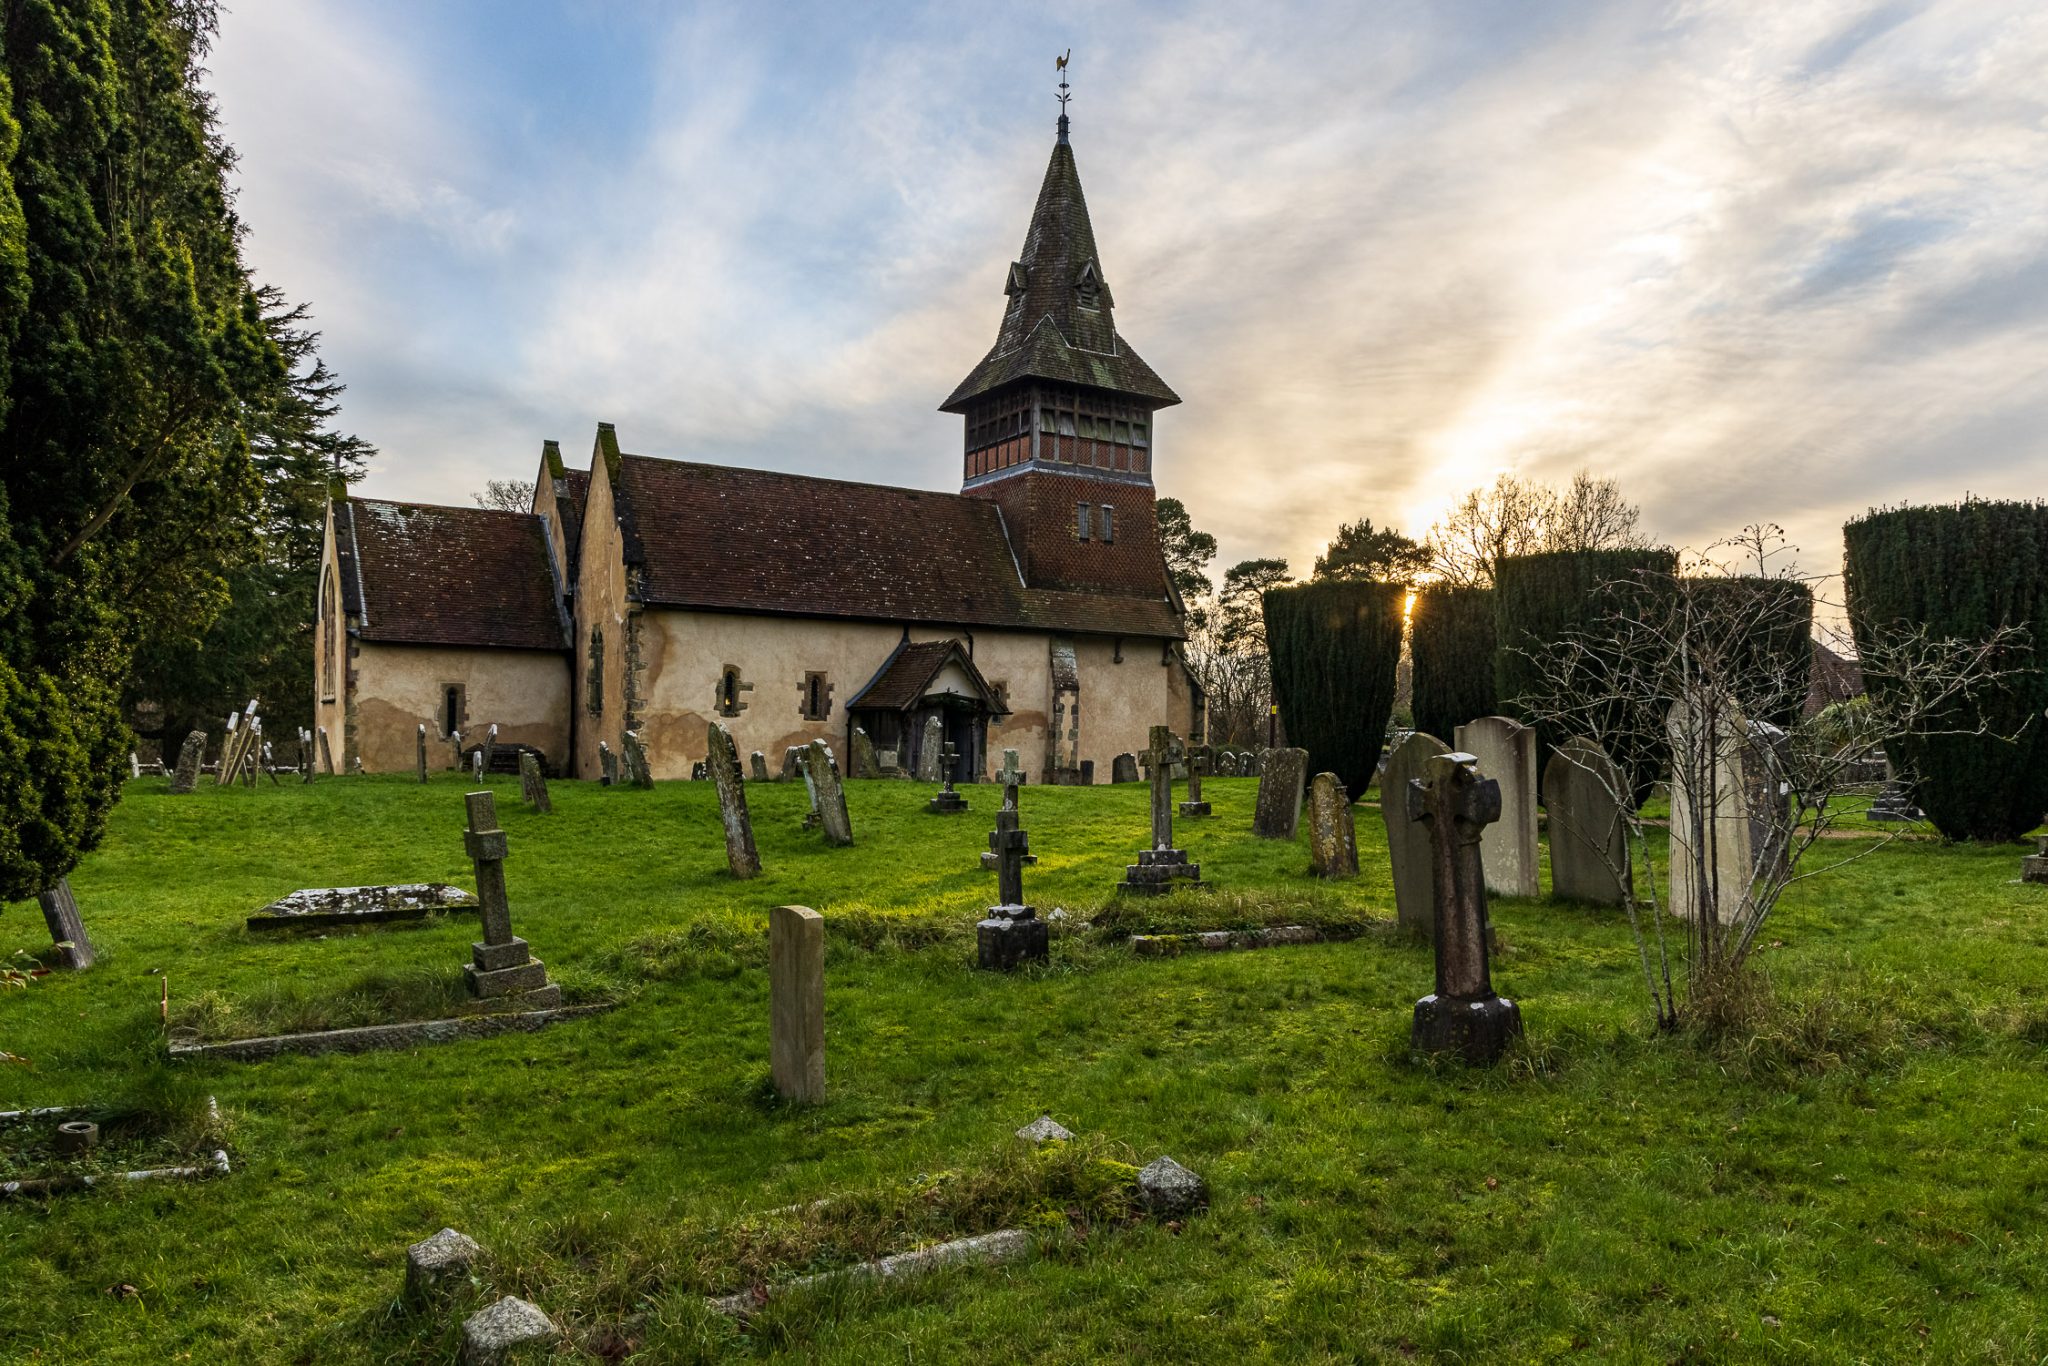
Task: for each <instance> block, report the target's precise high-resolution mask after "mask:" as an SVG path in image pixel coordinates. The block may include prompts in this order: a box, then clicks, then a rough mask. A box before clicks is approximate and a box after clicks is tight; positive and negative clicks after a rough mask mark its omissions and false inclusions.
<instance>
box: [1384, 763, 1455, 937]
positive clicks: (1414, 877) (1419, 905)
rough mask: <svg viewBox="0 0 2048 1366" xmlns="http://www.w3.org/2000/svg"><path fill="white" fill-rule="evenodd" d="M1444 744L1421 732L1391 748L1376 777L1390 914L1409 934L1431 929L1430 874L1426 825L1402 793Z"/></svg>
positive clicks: (1432, 897) (1433, 930)
mask: <svg viewBox="0 0 2048 1366" xmlns="http://www.w3.org/2000/svg"><path fill="white" fill-rule="evenodd" d="M1449 748H1450V747H1449V746H1448V745H1446V744H1445V743H1444V742H1443V741H1441V740H1439V739H1437V738H1436V737H1435V736H1434V735H1430V734H1428V733H1426V732H1424V731H1419V730H1418V731H1412V732H1410V733H1409V735H1408V738H1407V739H1405V740H1403V741H1402V742H1401V743H1400V744H1398V745H1396V746H1394V752H1393V753H1392V754H1390V755H1388V756H1387V766H1386V768H1385V769H1384V770H1383V772H1382V773H1381V775H1380V819H1381V820H1383V821H1385V822H1386V826H1387V862H1388V864H1389V865H1390V866H1391V868H1392V871H1393V876H1394V915H1395V918H1396V921H1397V923H1398V924H1399V925H1400V927H1401V928H1402V929H1403V930H1406V931H1408V932H1409V933H1410V934H1419V935H1421V936H1422V937H1423V938H1425V939H1426V938H1428V937H1430V936H1431V935H1433V934H1435V933H1436V873H1435V871H1434V869H1433V867H1432V865H1431V863H1430V859H1431V854H1430V845H1429V827H1427V826H1425V825H1423V824H1422V823H1421V822H1420V821H1417V820H1416V819H1415V818H1414V817H1413V816H1411V815H1409V814H1408V800H1407V797H1406V795H1405V794H1406V793H1407V791H1408V786H1409V784H1410V783H1411V782H1413V781H1414V780H1415V779H1417V778H1420V777H1423V776H1424V774H1425V772H1426V771H1427V769H1428V766H1429V761H1430V760H1431V759H1434V758H1435V757H1436V756H1437V755H1439V754H1442V753H1443V752H1444V751H1445V750H1447V749H1449Z"/></svg>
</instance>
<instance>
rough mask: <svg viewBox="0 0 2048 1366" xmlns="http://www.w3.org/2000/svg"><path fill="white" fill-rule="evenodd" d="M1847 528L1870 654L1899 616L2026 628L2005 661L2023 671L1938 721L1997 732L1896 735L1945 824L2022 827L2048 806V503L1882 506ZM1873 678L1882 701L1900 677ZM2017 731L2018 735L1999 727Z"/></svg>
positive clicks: (1990, 833) (1966, 633)
mask: <svg viewBox="0 0 2048 1366" xmlns="http://www.w3.org/2000/svg"><path fill="white" fill-rule="evenodd" d="M1842 538H1843V541H1844V542H1845V544H1846V548H1847V552H1848V553H1847V556H1846V559H1845V563H1844V574H1843V581H1844V583H1845V585H1846V587H1847V590H1848V598H1849V625H1850V629H1851V630H1852V631H1853V632H1854V633H1855V636H1856V646H1857V650H1858V651H1859V653H1863V654H1866V655H1867V654H1869V653H1870V652H1871V646H1872V639H1873V634H1874V633H1875V632H1881V631H1887V630H1893V629H1897V628H1900V627H1905V628H1914V627H1923V626H1924V627H1925V628H1927V630H1928V631H1929V632H1930V633H1931V634H1932V635H1934V636H1935V637H1937V638H1950V639H1962V640H1976V639H1982V638H1984V637H1985V636H1987V635H1989V634H1990V633H1991V632H1992V631H1994V630H1996V629H1997V628H1999V627H2001V626H2023V627H2025V628H2026V629H2027V631H2028V633H2029V648H2027V649H2026V651H2025V652H2024V653H2023V654H2021V653H2015V654H2014V655H2012V656H2010V657H2009V658H2008V659H2007V660H2006V661H2005V665H2006V667H2013V666H2015V665H2017V666H2019V667H2020V669H2021V671H2020V672H2018V673H2015V674H2014V675H2013V676H2012V677H2011V678H2009V679H2006V680H2004V681H2002V683H2001V684H2000V685H1999V686H1998V687H1997V688H1996V689H1994V690H1991V691H1989V692H1984V693H1980V694H1979V695H1978V697H1977V698H1976V700H1975V701H1974V702H1973V703H1969V704H1959V705H1957V706H1956V707H1955V708H1953V709H1952V710H1951V711H1950V713H1949V714H1948V715H1947V716H1945V717H1941V718H1937V720H1936V721H1935V723H1934V724H1932V725H1930V726H1929V727H1927V728H1928V729H1937V730H1938V729H1948V728H1962V729H1974V728H1975V727H1976V725H1977V724H1978V722H1979V721H1980V720H1981V721H1982V722H1983V723H1984V724H1985V725H1986V727H1987V728H1988V730H1989V731H1990V732H1991V734H1987V735H1926V736H1920V737H1911V736H1909V737H1904V738H1901V739H1897V740H1892V741H1888V742H1887V743H1886V749H1887V751H1888V752H1889V753H1890V756H1891V760H1892V763H1893V764H1894V765H1895V766H1896V767H1897V768H1898V769H1899V770H1900V771H1901V772H1903V773H1907V774H1910V775H1912V777H1913V779H1914V797H1915V800H1917V801H1918V802H1919V804H1920V806H1921V808H1922V809H1923V810H1925V811H1926V812H1927V816H1928V819H1929V820H1931V821H1933V822H1934V824H1935V827H1936V828H1937V829H1939V830H1940V831H1941V833H1942V834H1944V835H1946V836H1947V837H1948V838H1950V839H1957V840H1962V839H1967V840H2012V839H2017V838H2019V836H2021V835H2023V834H2025V833H2026V832H2027V831H2028V830H2031V829H2032V828H2033V827H2034V826H2035V825H2037V824H2038V823H2039V822H2040V820H2041V816H2042V812H2043V810H2044V808H2048V720H2044V717H2043V715H2042V713H2043V710H2044V709H2048V503H2038V502H2033V503H2025V502H2003V503H1993V502H1979V501H1976V500H1970V501H1967V502H1963V503H1957V504H1950V505H1946V506H1939V507H1901V508H1879V509H1876V510H1874V511H1872V512H1870V513H1869V514H1867V515H1865V516H1863V517H1860V518H1858V519H1856V520H1855V521H1852V522H1850V523H1849V524H1848V525H1846V526H1844V527H1843V528H1842ZM1866 683H1867V685H1868V687H1869V688H1870V691H1871V695H1872V698H1873V700H1875V701H1876V702H1877V703H1879V704H1880V705H1882V704H1883V703H1884V702H1885V701H1886V699H1887V695H1888V688H1889V687H1890V686H1892V684H1891V681H1890V680H1887V679H1886V678H1884V677H1883V676H1882V675H1881V671H1878V672H1874V673H1872V674H1871V675H1869V676H1868V677H1867V678H1866ZM2023 727H2024V729H2022V728H2023ZM2014 734H2017V735H2018V736H2019V739H2018V742H2017V743H2013V742H2011V741H2008V740H2003V739H1999V738H1997V737H1998V736H2001V735H2008V736H2009V735H2014Z"/></svg>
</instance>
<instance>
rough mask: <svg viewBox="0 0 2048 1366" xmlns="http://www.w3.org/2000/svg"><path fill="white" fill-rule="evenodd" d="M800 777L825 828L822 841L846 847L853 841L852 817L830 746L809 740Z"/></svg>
mask: <svg viewBox="0 0 2048 1366" xmlns="http://www.w3.org/2000/svg"><path fill="white" fill-rule="evenodd" d="M804 777H805V779H806V781H808V782H809V783H810V785H811V802H812V807H813V809H814V810H815V811H817V813H818V820H819V824H820V825H821V826H822V828H823V829H824V831H825V843H827V844H831V845H836V846H838V847H839V848H842V849H844V848H846V847H847V846H848V845H850V844H852V843H853V820H852V818H851V817H850V816H848V815H847V813H846V789H845V787H844V786H842V785H841V784H840V781H839V771H838V769H837V768H836V767H834V765H833V763H832V750H831V748H830V747H829V746H827V745H826V743H825V742H824V741H823V740H813V741H811V743H810V745H809V746H808V747H807V748H806V750H805V757H804Z"/></svg>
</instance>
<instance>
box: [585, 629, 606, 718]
mask: <svg viewBox="0 0 2048 1366" xmlns="http://www.w3.org/2000/svg"><path fill="white" fill-rule="evenodd" d="M583 693H584V698H583V708H584V710H585V711H588V712H589V713H590V714H591V715H592V716H603V715H604V628H603V627H602V626H593V627H591V628H590V671H589V672H588V673H587V674H585V675H584V682H583Z"/></svg>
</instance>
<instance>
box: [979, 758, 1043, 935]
mask: <svg viewBox="0 0 2048 1366" xmlns="http://www.w3.org/2000/svg"><path fill="white" fill-rule="evenodd" d="M1022 819H1023V818H1022V816H1021V814H1020V813H1019V812H1018V809H1017V785H1016V784H1015V783H1005V784H1004V785H1003V805H1002V809H1001V810H1000V811H998V812H996V828H995V829H994V831H992V832H991V833H990V834H989V837H988V848H989V853H988V857H989V858H993V859H994V860H995V869H996V904H995V905H993V906H991V907H989V908H988V914H987V915H986V916H984V917H983V918H982V920H981V922H980V923H979V924H977V925H976V926H975V927H974V942H975V962H976V964H977V965H978V966H980V967H984V968H989V969H992V970H994V971H997V972H1008V971H1010V970H1011V969H1013V968H1015V967H1016V966H1017V965H1018V964H1020V963H1027V962H1028V963H1043V962H1045V961H1046V960H1047V958H1048V957H1049V956H1050V953H1051V948H1050V944H1049V936H1048V933H1047V930H1046V925H1045V922H1044V921H1043V920H1040V919H1039V918H1038V912H1037V910H1036V909H1034V908H1033V907H1030V906H1027V905H1025V904H1024V865H1025V864H1027V863H1035V862H1037V860H1036V859H1035V858H1033V857H1032V855H1031V835H1030V834H1029V832H1027V831H1026V830H1025V829H1024V828H1023V826H1022V825H1021V824H1020V822H1021V821H1022Z"/></svg>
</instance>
